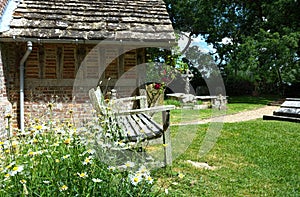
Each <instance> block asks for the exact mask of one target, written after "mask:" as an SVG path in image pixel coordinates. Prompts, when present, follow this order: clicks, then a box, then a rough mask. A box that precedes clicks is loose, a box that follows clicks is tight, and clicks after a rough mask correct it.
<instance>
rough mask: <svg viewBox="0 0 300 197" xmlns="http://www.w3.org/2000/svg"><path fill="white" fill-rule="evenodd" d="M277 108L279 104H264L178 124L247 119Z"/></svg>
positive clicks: (271, 111)
mask: <svg viewBox="0 0 300 197" xmlns="http://www.w3.org/2000/svg"><path fill="white" fill-rule="evenodd" d="M278 108H279V106H265V107H262V108H258V109H254V110H249V111H244V112H240V113H237V114H230V115H224V116H220V117H214V118H209V119H204V120H200V121H193V122H188V123H180V124H178V125H190V124H206V123H209V122H241V121H248V120H253V119H258V118H262V117H263V115H272V114H273V111H275V110H276V109H278Z"/></svg>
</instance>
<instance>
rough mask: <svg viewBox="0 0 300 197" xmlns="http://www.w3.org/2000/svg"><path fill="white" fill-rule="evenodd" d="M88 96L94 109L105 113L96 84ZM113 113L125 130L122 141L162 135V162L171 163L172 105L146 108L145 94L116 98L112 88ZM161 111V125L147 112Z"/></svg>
mask: <svg viewBox="0 0 300 197" xmlns="http://www.w3.org/2000/svg"><path fill="white" fill-rule="evenodd" d="M89 97H90V99H91V102H92V105H93V107H94V108H95V110H96V111H97V112H98V113H100V114H103V113H105V108H106V103H105V101H104V97H103V95H102V92H101V89H100V87H99V86H98V87H97V88H96V90H95V89H94V88H92V89H91V90H90V91H89ZM137 101H139V105H140V108H139V109H132V106H133V105H134V103H136V102H137ZM110 104H111V106H112V111H113V114H114V115H115V116H116V117H117V120H118V124H119V127H120V128H121V129H123V130H124V131H126V132H125V133H126V134H125V136H122V141H123V142H137V141H146V140H152V139H157V138H160V137H162V138H163V142H162V143H163V144H164V145H165V146H164V158H165V159H164V163H165V165H171V164H172V153H171V138H170V128H169V127H170V110H171V109H174V108H175V106H173V105H164V106H157V107H151V108H147V107H146V106H147V98H146V96H136V97H126V98H120V99H117V98H116V92H115V90H112V99H111V100H110ZM156 112H162V125H161V124H158V123H156V122H155V121H154V120H153V119H152V117H151V116H149V115H148V114H149V113H156Z"/></svg>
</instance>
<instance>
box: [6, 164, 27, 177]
mask: <svg viewBox="0 0 300 197" xmlns="http://www.w3.org/2000/svg"><path fill="white" fill-rule="evenodd" d="M23 169H24V167H23V166H22V165H21V166H15V167H13V168H12V170H11V171H10V172H9V175H10V176H15V175H16V174H17V173H20V172H22V171H23Z"/></svg>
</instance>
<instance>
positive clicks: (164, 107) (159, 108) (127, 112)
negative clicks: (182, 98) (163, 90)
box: [117, 105, 175, 115]
mask: <svg viewBox="0 0 300 197" xmlns="http://www.w3.org/2000/svg"><path fill="white" fill-rule="evenodd" d="M172 109H175V105H162V106H157V107H149V108H143V109H132V110H124V111H118V112H117V113H118V114H119V115H130V114H138V113H143V112H148V113H153V112H163V111H170V110H172Z"/></svg>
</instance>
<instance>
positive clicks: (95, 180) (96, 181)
mask: <svg viewBox="0 0 300 197" xmlns="http://www.w3.org/2000/svg"><path fill="white" fill-rule="evenodd" d="M92 181H93V182H94V183H100V182H102V180H101V179H98V178H96V179H95V178H92Z"/></svg>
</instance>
